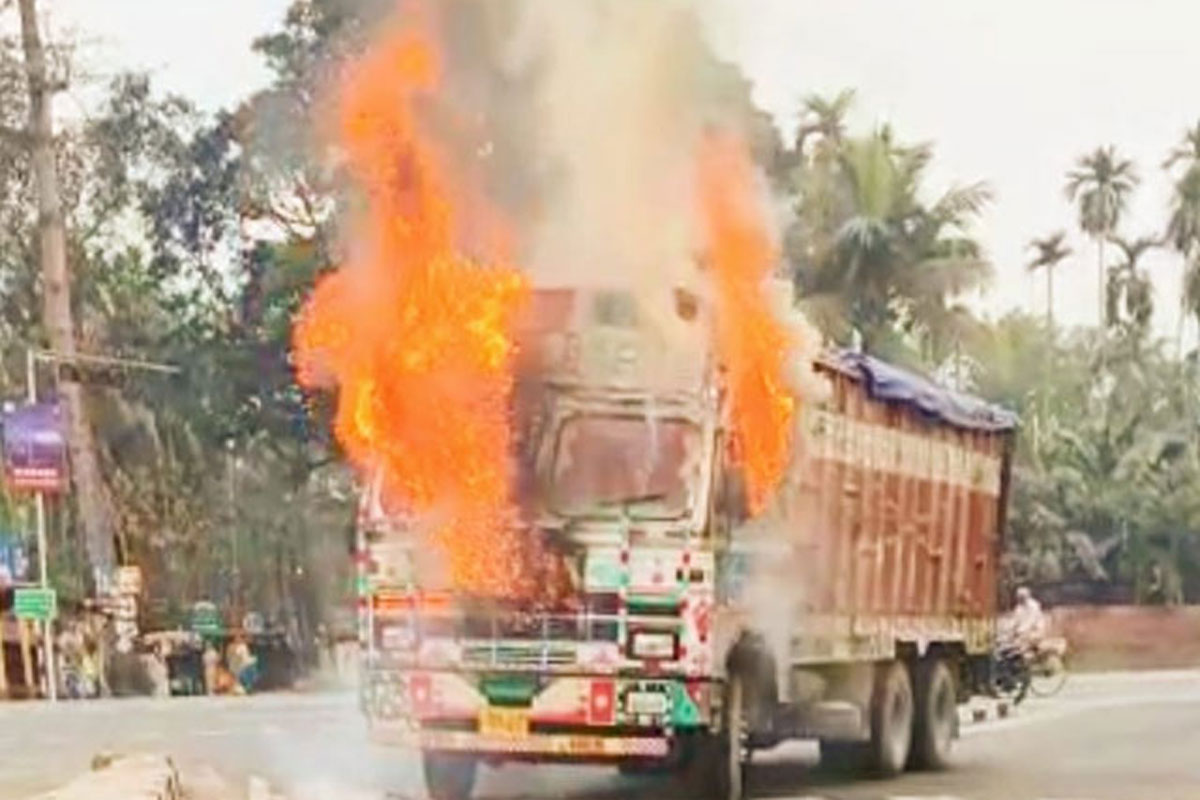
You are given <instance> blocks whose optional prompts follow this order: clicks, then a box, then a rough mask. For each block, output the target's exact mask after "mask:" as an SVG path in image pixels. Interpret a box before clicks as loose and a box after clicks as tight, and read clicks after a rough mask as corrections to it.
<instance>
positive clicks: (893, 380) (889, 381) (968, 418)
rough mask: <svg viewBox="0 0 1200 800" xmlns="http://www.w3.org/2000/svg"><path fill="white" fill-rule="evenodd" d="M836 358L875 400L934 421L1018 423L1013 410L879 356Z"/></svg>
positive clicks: (988, 426)
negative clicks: (960, 391)
mask: <svg viewBox="0 0 1200 800" xmlns="http://www.w3.org/2000/svg"><path fill="white" fill-rule="evenodd" d="M833 360H834V363H835V364H836V365H837V366H838V367H840V368H842V369H844V370H846V371H847V372H849V373H850V374H852V375H857V376H858V377H859V379H860V380H862V382H863V384H864V385H865V386H866V388H867V394H868V395H869V396H870V397H871V398H872V399H875V400H879V401H882V402H886V403H900V404H903V405H906V406H908V407H909V408H912V409H913V410H915V411H916V412H918V413H919V414H920V415H921V416H923V417H925V418H926V419H928V420H930V421H931V422H940V423H943V424H947V425H953V426H954V427H957V428H965V429H967V430H980V431H1008V430H1012V429H1013V428H1015V427H1016V426H1017V415H1016V414H1014V413H1012V412H1011V411H1008V410H1006V409H1003V408H1000V407H999V406H994V405H992V404H991V403H987V402H985V401H983V400H980V399H979V398H977V397H971V396H970V395H965V394H961V393H959V392H954V391H951V390H949V389H945V388H942V387H941V386H938V385H937V384H935V383H934V382H933V381H931V380H929V379H928V378H923V377H921V376H920V375H916V374H914V373H912V372H908V371H907V370H903V369H901V368H899V367H896V366H893V365H891V364H888V363H886V362H884V361H880V360H879V359H877V358H873V357H871V356H868V355H865V354H863V353H853V352H842V353H838V354H837V355H836V356H835V357H834V359H833Z"/></svg>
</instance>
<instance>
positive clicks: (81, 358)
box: [23, 0, 179, 701]
mask: <svg viewBox="0 0 1200 800" xmlns="http://www.w3.org/2000/svg"><path fill="white" fill-rule="evenodd" d="M23 1H24V0H23ZM40 362H46V363H50V364H54V365H57V364H64V363H65V364H70V365H72V366H80V365H94V366H100V367H119V368H121V369H137V370H147V371H150V372H161V373H166V374H176V373H178V372H179V368H178V367H174V366H171V365H170V364H156V363H153V362H149V361H137V360H132V359H122V358H112V357H110V356H98V355H84V354H81V353H76V352H74V350H72V351H71V353H69V354H67V353H57V352H54V351H48V350H37V349H35V348H32V347H30V348H28V349H27V350H26V351H25V391H26V395H27V398H26V399H27V400H28V402H29V405H31V406H33V405H36V404H37V401H38V391H37V365H38V363H40ZM76 386H78V384H76ZM34 504H35V505H34V510H35V515H36V517H35V518H36V524H37V548H38V584H39V585H40V586H41V588H43V589H48V588H50V570H49V555H50V548H49V543H48V541H47V538H48V537H47V536H46V494H45V492H44V491H41V490H38V491H37V492H36V493H35V494H34ZM93 566H94V565H93ZM42 637H43V643H44V644H43V648H44V649H43V652H44V653H45V654H46V665H45V668H46V684H47V692H48V694H49V696H50V700H51V701H54V700H57V699H58V677H57V664H56V663H55V658H54V630H53V627H52V623H51V621H50V620H45V621H43V623H42Z"/></svg>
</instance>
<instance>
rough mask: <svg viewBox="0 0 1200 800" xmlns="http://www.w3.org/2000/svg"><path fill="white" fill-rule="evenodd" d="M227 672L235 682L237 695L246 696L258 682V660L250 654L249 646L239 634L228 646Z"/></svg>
mask: <svg viewBox="0 0 1200 800" xmlns="http://www.w3.org/2000/svg"><path fill="white" fill-rule="evenodd" d="M229 671H230V672H232V673H233V677H234V679H235V680H236V681H237V684H236V686H235V687H234V690H235V691H237V692H238V694H248V693H249V692H250V690H251V689H253V688H254V684H255V683H257V681H258V659H257V658H255V657H254V654H253V653H251V652H250V645H248V644H247V643H246V637H245V636H242V635H241V634H239V635H238V636H236V637H234V640H233V642H232V643H231V644H230V645H229Z"/></svg>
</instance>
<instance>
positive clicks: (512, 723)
mask: <svg viewBox="0 0 1200 800" xmlns="http://www.w3.org/2000/svg"><path fill="white" fill-rule="evenodd" d="M479 732H480V733H482V734H483V735H484V736H503V737H505V738H509V739H515V738H519V737H522V736H528V735H529V712H528V711H526V710H525V709H523V708H495V707H488V708H485V709H483V710H482V711H480V712H479Z"/></svg>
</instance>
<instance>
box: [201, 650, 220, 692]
mask: <svg viewBox="0 0 1200 800" xmlns="http://www.w3.org/2000/svg"><path fill="white" fill-rule="evenodd" d="M203 662H204V691H205V692H207V693H208V694H216V693H217V671H218V670H219V669H220V666H221V656H220V655H219V654H218V653H217V648H215V647H213V643H212V642H210V641H205V642H204V657H203Z"/></svg>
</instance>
